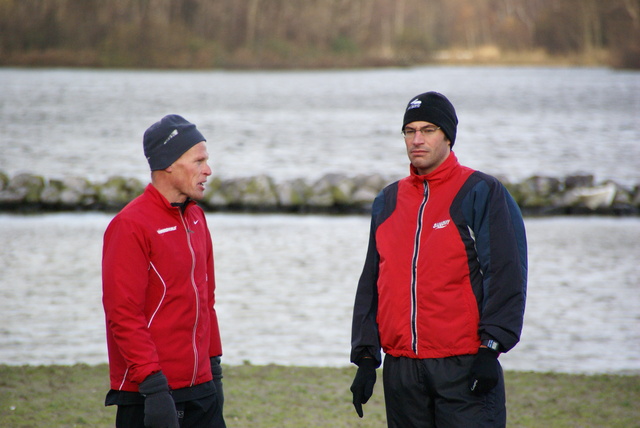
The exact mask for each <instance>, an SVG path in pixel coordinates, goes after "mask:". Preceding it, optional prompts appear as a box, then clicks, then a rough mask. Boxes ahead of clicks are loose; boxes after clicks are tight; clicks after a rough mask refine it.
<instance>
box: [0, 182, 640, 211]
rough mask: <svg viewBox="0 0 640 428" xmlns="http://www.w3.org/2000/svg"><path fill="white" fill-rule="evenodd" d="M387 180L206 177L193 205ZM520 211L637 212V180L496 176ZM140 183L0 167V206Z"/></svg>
mask: <svg viewBox="0 0 640 428" xmlns="http://www.w3.org/2000/svg"><path fill="white" fill-rule="evenodd" d="M391 181H392V180H390V179H387V178H385V177H382V176H379V175H371V176H357V177H348V176H346V175H342V174H327V175H325V176H324V177H322V178H320V179H318V180H316V181H314V182H307V181H305V180H303V179H295V180H290V181H284V182H281V183H276V182H275V181H274V180H273V179H272V178H270V177H268V176H265V175H260V176H255V177H244V178H236V179H228V180H222V179H220V178H210V179H209V181H208V182H207V191H206V194H205V198H204V199H203V200H202V201H201V205H202V206H203V208H205V210H208V211H231V212H290V213H365V212H367V211H369V209H370V206H371V202H372V201H373V198H374V197H375V196H376V194H377V193H378V192H379V191H380V190H381V189H382V188H383V187H384V186H385V185H387V184H388V183H390V182H391ZM503 183H504V184H505V186H506V187H507V188H508V189H509V191H510V192H511V194H512V195H513V196H514V198H515V199H516V201H517V202H518V204H519V205H520V207H521V209H522V211H523V212H524V214H525V215H570V214H582V215H584V214H597V215H617V216H636V215H640V186H639V185H636V186H633V188H630V187H625V186H622V185H620V184H617V183H615V182H612V181H607V182H603V183H596V182H595V180H594V177H593V176H592V175H574V176H569V177H566V178H564V179H559V178H553V177H540V176H535V177H531V178H528V179H526V180H524V181H522V182H519V183H510V182H508V181H507V180H503ZM145 185H146V183H143V182H141V181H140V180H137V179H132V178H126V177H113V178H110V179H108V180H106V181H104V182H101V183H92V182H90V181H89V180H87V179H85V178H75V177H74V178H71V177H70V178H62V179H46V178H44V177H42V176H38V175H34V174H29V173H22V174H17V175H15V176H13V177H9V176H8V175H7V174H4V173H2V172H0V211H3V212H50V211H90V210H93V211H117V210H119V209H121V208H122V207H123V206H124V205H125V204H126V203H127V202H129V201H130V200H132V199H133V198H134V197H136V196H137V195H139V194H140V193H141V192H142V191H143V189H144V187H145Z"/></svg>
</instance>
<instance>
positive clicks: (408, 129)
mask: <svg viewBox="0 0 640 428" xmlns="http://www.w3.org/2000/svg"><path fill="white" fill-rule="evenodd" d="M404 134H405V138H404V142H405V144H406V146H407V155H408V156H409V160H410V161H411V165H413V166H414V167H415V168H416V169H417V170H418V174H420V175H425V174H428V173H430V172H432V171H433V170H434V169H436V168H437V167H438V166H440V164H441V163H442V162H444V160H445V159H446V158H447V156H449V152H450V151H451V149H450V147H449V140H448V139H447V136H446V135H445V133H444V132H443V131H442V129H439V128H438V127H437V126H436V125H434V124H433V123H429V122H423V121H417V122H411V123H408V124H407V125H406V126H405V127H404Z"/></svg>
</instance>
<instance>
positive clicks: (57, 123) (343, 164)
mask: <svg viewBox="0 0 640 428" xmlns="http://www.w3.org/2000/svg"><path fill="white" fill-rule="evenodd" d="M426 90H438V91H441V92H443V93H445V94H446V95H447V96H448V97H449V98H450V99H451V100H452V101H453V103H454V104H455V106H456V108H457V111H458V116H459V118H460V125H459V130H458V138H457V141H456V146H455V150H456V153H457V155H458V157H459V158H460V160H461V161H462V162H463V163H464V164H466V165H469V166H471V167H474V168H476V169H480V170H483V171H485V172H488V173H491V174H495V175H500V176H504V177H506V178H509V179H512V180H521V179H524V178H527V177H530V176H532V175H535V174H540V175H546V176H555V177H559V178H562V177H565V176H567V175H571V174H574V173H591V174H594V175H595V176H596V180H597V181H603V180H607V179H612V180H615V181H617V182H619V183H622V184H625V185H635V184H639V183H640V168H638V165H639V160H640V119H639V118H640V73H639V72H632V71H612V70H608V69H600V68H595V69H589V68H566V69H563V68H558V69H556V68H505V67H478V68H465V67H459V68H450V67H424V68H391V69H375V70H374V69H365V70H344V71H282V72H261V71H260V72H223V71H215V72H205V71H197V72H185V71H118V70H116V71H113V70H111V71H108V70H68V69H38V70H31V69H15V68H1V69H0V171H3V172H6V173H9V174H10V175H13V174H16V173H18V172H30V173H37V174H41V175H43V176H45V177H47V178H61V177H67V176H81V177H87V178H89V179H91V180H104V179H106V178H107V177H109V176H112V175H123V176H127V177H136V178H139V179H141V180H144V181H146V180H147V179H148V176H149V174H148V168H147V165H146V161H145V159H144V157H143V155H142V147H141V146H142V143H141V140H142V134H143V132H144V130H145V129H146V128H147V127H148V126H149V125H150V124H151V123H153V122H155V121H157V120H158V119H159V118H160V117H162V116H163V115H165V114H168V113H179V114H182V115H184V116H185V117H186V118H187V119H189V120H191V121H193V122H195V123H197V124H198V127H199V128H200V129H201V130H202V132H203V134H204V135H205V136H206V137H207V138H208V141H209V152H210V154H211V166H212V168H213V170H214V174H215V175H217V176H220V177H223V178H234V177H240V176H252V175H257V174H266V175H269V176H271V177H273V178H274V179H276V180H288V179H294V178H304V179H306V180H309V181H313V180H315V179H317V178H320V177H321V176H322V175H324V174H326V173H328V172H338V173H343V174H346V175H349V176H355V175H358V174H373V173H380V174H382V175H384V176H385V177H389V179H390V180H391V179H393V178H396V177H399V176H402V175H404V174H405V172H406V171H407V164H408V162H407V160H406V155H405V153H404V149H403V142H402V139H401V136H400V133H399V129H400V126H401V119H402V114H403V109H404V106H405V104H406V103H407V101H408V100H409V99H410V98H411V97H412V96H413V95H416V94H418V93H421V92H424V91H426ZM111 217H112V214H102V213H85V214H77V213H68V214H46V215H32V216H20V215H8V214H0V239H1V240H2V245H1V246H0V363H10V364H23V363H29V364H52V363H63V364H71V363H75V362H86V363H100V362H105V361H106V349H105V341H104V320H103V313H102V306H101V301H100V299H101V295H100V293H101V284H100V257H101V242H102V233H103V232H104V228H105V227H106V225H107V224H108V222H109V220H110V219H111ZM209 221H210V223H211V226H212V229H213V236H214V245H215V248H216V270H217V279H218V287H219V288H218V302H219V303H218V311H219V316H220V321H221V325H222V335H223V342H224V349H225V356H224V361H225V363H228V364H242V362H243V361H250V362H252V363H254V364H266V363H279V364H295V365H320V366H340V365H346V364H348V358H349V334H350V318H351V306H352V304H353V297H354V293H355V286H356V283H357V280H358V277H359V274H360V270H361V268H362V263H363V261H364V256H365V249H366V241H367V238H368V236H367V234H368V225H369V219H368V218H367V216H333V217H330V216H288V215H232V214H209ZM526 224H527V229H528V237H529V244H530V279H529V299H528V306H527V313H526V319H525V328H524V332H523V337H522V342H521V343H520V344H519V345H518V346H517V347H516V348H515V349H514V350H513V351H512V352H510V353H509V354H506V355H504V356H503V357H501V359H502V361H503V363H504V366H505V367H506V368H507V369H515V370H539V371H561V372H584V373H594V372H615V373H640V359H639V358H638V355H640V263H638V257H639V256H640V219H638V218H622V219H620V218H584V217H567V218H527V219H526Z"/></svg>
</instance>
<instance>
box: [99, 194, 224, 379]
mask: <svg viewBox="0 0 640 428" xmlns="http://www.w3.org/2000/svg"><path fill="white" fill-rule="evenodd" d="M102 287H103V299H102V300H103V305H104V310H105V316H106V327H107V346H108V350H109V370H110V380H111V388H112V389H114V390H119V391H138V385H139V384H140V382H142V381H143V380H144V379H145V378H146V377H147V376H148V375H150V374H152V373H155V372H157V371H159V370H162V372H163V373H164V374H165V376H166V377H167V379H168V381H169V386H170V387H171V388H172V389H179V388H184V387H190V386H194V385H198V384H201V383H203V382H207V381H209V380H211V377H212V376H211V368H210V361H209V358H210V357H213V356H219V355H221V354H222V346H221V343H220V333H219V330H218V320H217V317H216V312H215V309H214V303H215V297H214V296H215V277H214V268H213V245H212V242H211V235H210V233H209V229H208V227H207V223H206V219H205V216H204V212H203V211H202V209H201V208H200V207H198V206H197V205H196V204H195V203H194V202H193V201H191V202H189V204H188V205H187V207H186V209H185V210H184V212H182V211H181V209H180V208H179V207H174V206H172V205H171V204H170V203H169V202H168V201H167V200H166V199H165V198H164V197H163V196H162V195H161V194H160V192H158V191H157V190H156V188H155V187H153V185H151V184H150V185H148V186H147V188H146V189H145V191H144V193H143V194H142V195H140V196H139V197H137V198H136V199H134V200H133V201H132V202H131V203H129V204H128V205H127V206H126V207H125V208H124V209H123V210H122V211H121V212H120V213H119V214H118V215H117V216H116V217H114V219H113V220H112V221H111V223H110V224H109V227H108V228H107V230H106V232H105V235H104V248H103V257H102Z"/></svg>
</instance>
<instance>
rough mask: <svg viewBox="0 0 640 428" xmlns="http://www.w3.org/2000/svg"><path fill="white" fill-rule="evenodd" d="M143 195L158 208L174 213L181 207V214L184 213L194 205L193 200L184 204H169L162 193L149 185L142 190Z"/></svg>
mask: <svg viewBox="0 0 640 428" xmlns="http://www.w3.org/2000/svg"><path fill="white" fill-rule="evenodd" d="M144 193H145V194H146V195H147V196H149V197H150V198H151V199H152V200H153V201H154V203H156V204H157V205H158V206H161V207H162V208H164V209H166V210H168V211H170V212H174V213H175V212H178V211H180V208H182V207H184V208H183V209H182V212H183V213H184V212H185V211H186V210H187V209H188V208H189V207H190V206H191V205H194V204H195V203H196V202H195V201H194V200H191V199H187V200H186V201H185V202H184V204H176V205H174V204H172V203H171V202H169V201H168V200H167V198H165V197H164V196H163V195H162V193H160V191H158V189H156V188H155V186H154V185H153V184H151V183H149V184H148V185H147V187H146V188H145V189H144Z"/></svg>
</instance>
